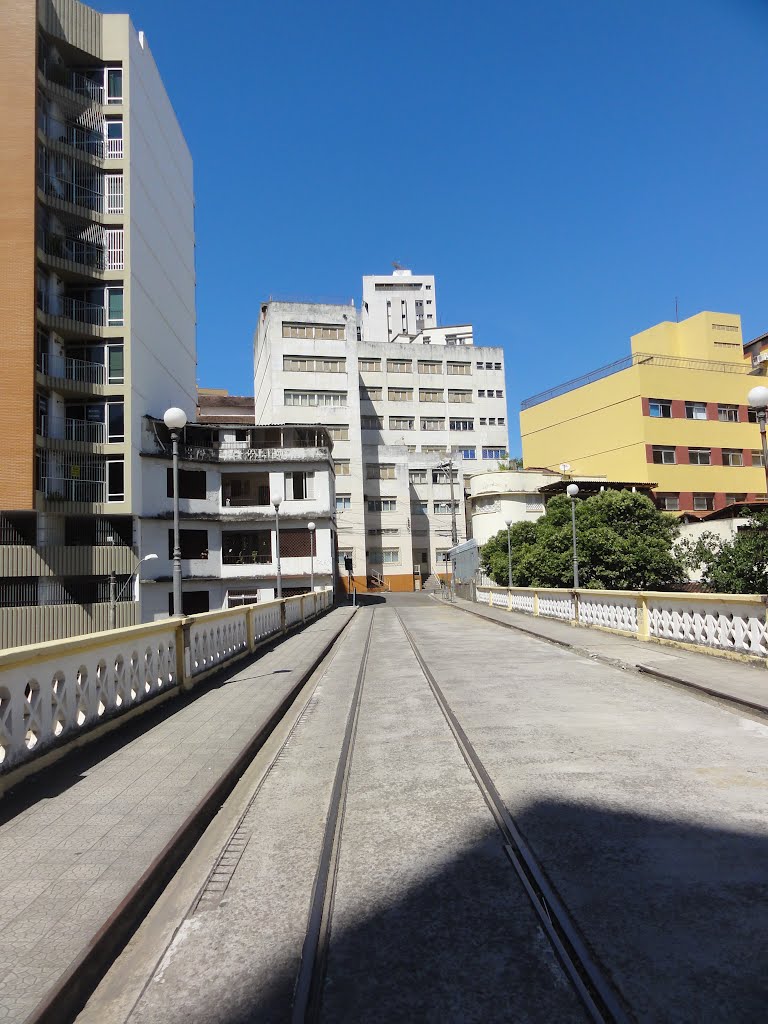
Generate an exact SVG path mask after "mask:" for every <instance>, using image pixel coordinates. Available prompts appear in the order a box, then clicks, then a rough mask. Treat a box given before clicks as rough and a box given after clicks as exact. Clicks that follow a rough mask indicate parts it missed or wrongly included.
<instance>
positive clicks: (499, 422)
mask: <svg viewBox="0 0 768 1024" xmlns="http://www.w3.org/2000/svg"><path fill="white" fill-rule="evenodd" d="M496 422H497V423H498V425H499V426H500V427H503V426H504V425H505V424H504V417H503V416H499V418H498V419H497V420H496Z"/></svg>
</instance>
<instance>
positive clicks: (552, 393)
mask: <svg viewBox="0 0 768 1024" xmlns="http://www.w3.org/2000/svg"><path fill="white" fill-rule="evenodd" d="M756 340H759V339H756ZM750 344H752V342H750ZM640 365H642V366H667V367H677V368H682V369H687V370H704V371H709V372H712V373H740V374H743V375H745V376H747V375H749V374H751V373H752V367H751V365H750V364H749V363H747V362H744V363H726V362H717V361H715V360H711V359H690V358H688V357H686V356H667V355H658V354H654V353H653V352H634V353H632V354H630V355H628V356H624V357H623V358H622V359H617V360H616V362H615V363H608V364H607V365H606V366H600V367H598V369H597V370H592V371H591V373H585V374H584V375H583V376H582V377H574V378H573V380H568V381H566V382H565V384H559V385H557V387H554V388H550V389H549V390H548V391H541V392H539V394H538V395H533V396H532V397H531V398H526V399H525V400H524V401H522V402H521V403H520V408H521V410H523V411H525V410H526V409H532V408H533V407H534V406H536V405H542V404H543V403H544V402H549V401H550V400H551V399H553V398H559V397H560V396H561V395H567V394H568V392H569V391H576V390H577V389H578V388H583V387H585V386H586V385H587V384H594V382H595V381H598V380H603V378H605V377H610V376H612V374H614V373H621V371H622V370H628V369H629V368H630V367H632V366H640Z"/></svg>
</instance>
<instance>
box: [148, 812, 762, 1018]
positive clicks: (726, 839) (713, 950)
mask: <svg viewBox="0 0 768 1024" xmlns="http://www.w3.org/2000/svg"><path fill="white" fill-rule="evenodd" d="M693 813H694V812H693V811H692V814H693ZM518 823H519V825H520V828H521V831H523V833H524V834H525V835H526V836H527V838H528V840H529V842H530V843H531V846H532V848H533V849H534V852H535V854H536V856H537V857H538V859H539V861H540V863H541V865H542V866H543V867H544V869H545V871H546V872H547V874H548V875H549V877H550V880H551V881H552V884H553V885H554V887H555V888H556V889H557V890H558V892H559V894H560V896H561V898H562V900H563V902H564V903H565V905H566V906H567V907H568V909H569V910H570V913H571V915H572V918H573V919H574V920H575V922H576V924H577V926H578V927H579V928H580V930H581V933H582V935H583V936H584V938H585V939H586V940H587V943H588V945H589V946H590V947H591V948H592V950H593V952H594V955H595V958H596V960H597V961H598V962H599V963H600V964H601V965H602V967H603V970H604V973H605V974H606V975H607V976H608V978H609V980H611V981H612V983H613V985H614V987H615V989H616V990H617V992H619V993H620V995H621V997H622V998H623V1000H624V1002H625V1004H626V1005H627V1007H628V1010H629V1016H630V1018H631V1019H636V1020H641V1021H653V1022H656V1021H675V1022H691V1024H693V1022H696V1024H710V1022H713V1024H714V1022H720V1021H722V1022H725V1021H728V1022H730V1024H733V1022H736V1024H740V1022H745V1024H746V1022H754V1021H758V1020H764V1019H765V1007H766V1001H767V1000H768V971H767V970H766V968H767V967H768V963H767V962H766V943H765V937H766V935H768V836H766V835H765V834H756V833H754V832H750V831H749V830H748V828H747V826H746V824H745V829H744V831H743V832H733V831H725V830H718V829H712V828H707V827H702V826H700V825H697V824H694V823H690V822H682V821H671V820H665V819H663V818H658V817H650V816H641V815H636V814H628V813H623V812H613V811H611V810H607V809H605V808H602V807H596V806H591V805H589V804H583V803H579V804H576V803H573V804H571V803H566V802H546V801H544V802H539V803H536V804H533V805H531V806H529V807H528V808H527V809H526V810H525V811H524V813H523V814H522V815H521V817H520V818H519V822H518ZM386 832H387V824H386V817H383V818H382V824H381V833H382V835H381V846H382V848H383V849H386V848H387V835H386ZM254 838H256V837H254ZM390 849H391V847H390ZM407 858H408V851H407V850H405V851H402V856H401V857H400V858H399V859H400V861H401V862H402V861H405V862H407ZM390 859H391V857H390ZM372 878H373V879H375V882H374V887H375V889H376V893H377V894H379V895H380V899H379V902H378V904H377V905H376V906H375V907H373V906H370V905H367V906H363V907H361V909H360V911H359V919H358V920H357V922H356V923H355V924H354V925H352V926H349V927H343V926H342V924H341V923H340V922H339V920H338V919H336V921H335V927H334V931H333V933H332V938H331V955H330V959H329V964H328V974H327V978H326V984H325V989H324V1003H323V1020H325V1021H327V1022H329V1024H330V1022H333V1024H338V1022H343V1024H347V1022H349V1024H352V1022H361V1021H364V1022H366V1024H368V1022H396V1021H397V1022H399V1021H419V1022H422V1021H426V1022H441V1024H443V1022H457V1024H458V1022H462V1024H464V1022H473V1021H477V1022H483V1024H486V1022H495V1021H499V1022H501V1021H514V1022H526V1021H528V1022H547V1024H550V1022H553V1021H556V1022H558V1024H560V1022H564V1021H570V1020H581V1019H586V1018H585V1015H584V1014H583V1013H582V1011H581V1008H580V1006H579V1005H578V1004H577V1002H576V998H575V996H573V994H572V992H571V989H570V987H569V985H567V984H566V983H564V982H563V981H562V976H561V975H560V974H559V972H558V971H556V970H555V969H554V960H553V955H552V953H551V951H550V948H549V946H548V944H547V943H546V940H545V939H544V938H543V936H542V935H541V934H540V933H538V926H534V924H533V922H534V916H533V912H532V911H531V910H530V908H529V907H528V905H527V903H526V899H525V897H523V896H522V895H521V891H522V890H521V886H520V883H519V881H518V879H517V876H516V875H515V873H514V871H513V869H512V867H511V865H510V864H509V862H508V861H506V859H505V857H504V855H503V852H502V849H501V840H500V837H499V835H498V833H497V832H496V831H495V830H491V831H489V832H488V833H487V835H486V836H485V837H484V838H483V839H482V840H481V841H479V842H478V843H477V844H476V845H475V846H473V847H472V848H470V849H467V850H464V851H462V853H461V855H460V856H457V857H455V858H454V859H452V860H451V861H450V862H449V863H447V864H445V865H444V866H443V867H442V868H441V869H439V870H436V871H435V873H434V874H433V875H432V876H430V877H429V878H427V879H425V880H423V881H421V882H420V883H419V884H415V885H412V886H411V887H410V888H407V889H406V890H405V891H402V889H400V890H398V889H397V880H396V879H395V878H394V877H393V876H392V874H391V873H387V872H386V870H385V868H384V866H383V865H381V866H380V867H379V869H378V873H377V871H376V870H375V869H374V870H372V872H371V874H369V875H368V881H369V882H370V880H371V879H372ZM364 882H365V880H362V882H361V885H362V884H363V883H364ZM345 884H347V885H349V880H347V881H346V883H345V879H344V877H343V875H341V876H340V878H339V885H340V887H341V886H344V885H345ZM339 891H341V890H339ZM347 891H349V890H347ZM361 891H362V890H361ZM233 896H234V894H233ZM236 902H237V901H236V900H234V898H233V903H234V904H235V905H234V906H230V909H228V908H227V906H224V905H222V906H221V907H219V908H218V909H217V910H215V911H211V912H206V914H202V915H197V916H196V917H195V918H194V919H193V920H194V921H196V922H197V926H196V928H195V929H194V930H193V931H192V932H191V933H188V935H187V937H186V939H185V942H186V943H187V944H186V945H185V943H184V942H182V943H181V944H180V945H179V946H178V947H177V948H176V950H175V952H174V954H173V957H172V958H169V961H168V962H166V964H165V966H164V968H163V976H162V982H161V983H160V984H158V983H157V982H155V983H153V984H152V985H151V986H150V987H149V989H148V991H147V993H146V995H145V1000H144V1001H142V1002H141V1003H140V1004H139V1007H138V1008H137V1011H136V1013H135V1015H134V1016H133V1017H131V1021H132V1022H134V1024H150V1022H151V1024H160V1022H163V1024H176V1022H178V1024H181V1022H184V1021H188V1020H204V1021H206V1022H207V1024H246V1022H278V1021H281V1022H282V1021H287V1020H289V1019H290V1005H291V1000H292V993H293V987H294V983H295V973H296V969H297V966H298V965H297V964H296V963H295V962H292V963H290V966H286V963H287V961H286V959H285V957H281V955H280V949H279V946H280V936H279V935H278V934H276V935H275V936H274V939H275V958H274V963H273V969H272V973H271V974H270V975H269V976H268V977H259V976H258V974H257V972H256V971H254V970H253V968H254V967H255V963H254V962H253V961H250V962H249V959H248V956H247V941H246V942H245V943H244V942H243V936H242V933H241V934H240V936H239V938H238V939H237V942H235V938H234V932H235V929H234V927H233V925H234V922H235V920H237V921H238V922H239V923H240V924H241V925H242V921H243V914H244V908H242V907H239V908H238V907H237V905H236ZM249 909H251V910H252V911H253V914H252V918H251V917H249V918H248V920H249V922H250V927H251V928H252V930H253V933H254V934H257V933H258V932H259V930H260V929H262V928H267V927H274V922H269V921H268V920H266V919H265V920H264V921H260V920H259V914H258V907H256V908H249ZM208 913H210V914H211V916H210V917H208V916H207V915H208ZM235 915H236V916H235ZM244 950H245V954H246V955H245V956H243V952H244ZM201 958H202V959H201ZM206 960H207V965H206V966H207V969H206V973H205V974H204V976H203V977H199V978H198V979H197V983H196V984H195V982H192V988H194V990H195V991H194V992H192V991H190V987H189V983H188V981H187V980H185V975H184V971H185V970H186V971H187V972H192V971H193V968H192V967H190V966H189V964H195V963H196V964H198V966H199V965H200V964H201V963H206ZM187 961H188V963H187V966H186V967H185V966H184V965H185V962H187ZM280 963H282V966H281V967H278V964H280ZM180 965H181V966H180Z"/></svg>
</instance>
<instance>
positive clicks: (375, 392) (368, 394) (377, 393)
mask: <svg viewBox="0 0 768 1024" xmlns="http://www.w3.org/2000/svg"><path fill="white" fill-rule="evenodd" d="M360 398H361V399H362V400H363V401H364V402H365V401H367V402H380V401H381V388H375V387H371V386H370V385H367V384H361V385H360Z"/></svg>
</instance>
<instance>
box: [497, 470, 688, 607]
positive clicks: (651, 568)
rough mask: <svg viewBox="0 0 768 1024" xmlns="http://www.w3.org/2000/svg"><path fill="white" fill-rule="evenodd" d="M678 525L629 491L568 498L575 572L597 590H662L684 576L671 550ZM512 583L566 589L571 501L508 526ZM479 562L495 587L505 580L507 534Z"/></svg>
mask: <svg viewBox="0 0 768 1024" xmlns="http://www.w3.org/2000/svg"><path fill="white" fill-rule="evenodd" d="M677 531H678V526H677V522H676V521H675V519H674V517H673V516H670V515H667V514H666V513H664V512H660V511H659V510H658V509H657V508H656V506H655V505H654V504H653V502H652V501H651V500H650V499H649V498H646V497H645V496H644V495H642V494H637V493H634V492H632V491H611V490H606V491H602V492H600V494H595V495H592V496H591V497H589V498H585V499H582V500H577V502H576V534H577V541H576V546H577V551H578V556H579V577H580V580H579V582H580V584H581V586H582V587H589V588H593V589H597V590H670V589H673V588H674V587H676V586H679V585H680V582H681V580H682V579H683V578H684V572H683V568H682V564H681V562H680V561H679V560H678V558H677V556H676V555H675V554H674V552H673V550H672V547H673V543H674V540H675V538H676V536H677ZM510 534H511V542H512V586H518V587H571V586H573V544H572V531H571V500H570V498H567V497H565V495H558V496H557V497H554V498H552V499H550V501H549V502H548V504H547V509H546V512H545V514H544V515H543V516H542V517H541V518H540V519H538V520H536V521H535V522H530V523H529V522H521V523H515V524H514V525H513V526H512V528H511V531H510ZM481 559H482V565H483V568H484V569H485V571H486V572H487V573H488V575H490V576H491V578H492V579H493V580H494V581H495V582H496V583H498V584H499V585H501V586H506V585H508V580H507V576H508V570H507V531H506V530H501V531H500V532H499V533H498V534H497V535H496V536H495V537H492V538H491V539H490V540H489V541H488V543H487V544H485V545H484V546H483V548H482V552H481Z"/></svg>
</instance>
